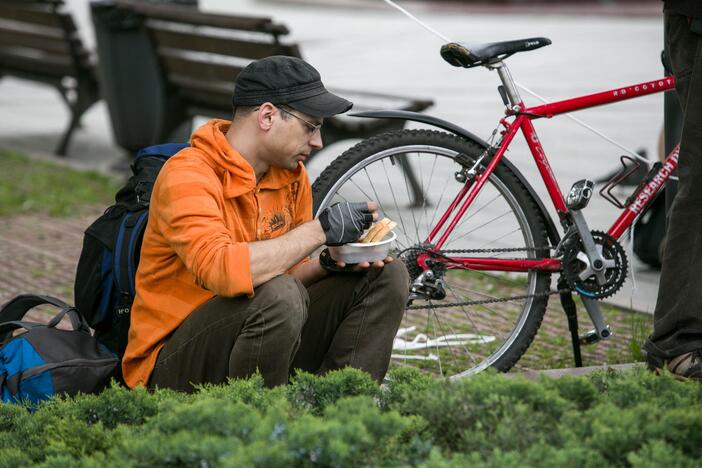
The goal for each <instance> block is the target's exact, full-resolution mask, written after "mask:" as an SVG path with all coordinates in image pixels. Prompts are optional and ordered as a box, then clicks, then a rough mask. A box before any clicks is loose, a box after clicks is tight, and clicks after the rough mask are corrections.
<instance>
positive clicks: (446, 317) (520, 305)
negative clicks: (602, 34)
mask: <svg viewBox="0 0 702 468" xmlns="http://www.w3.org/2000/svg"><path fill="white" fill-rule="evenodd" d="M550 43H551V41H550V40H549V39H547V38H540V37H539V38H529V39H523V40H516V41H507V42H497V43H486V44H481V45H478V46H472V47H471V48H470V49H468V48H466V47H464V46H463V45H461V44H458V43H449V44H446V45H444V46H443V47H442V49H441V55H442V57H443V58H444V59H445V60H446V61H447V62H449V63H450V64H451V65H454V66H458V67H465V68H472V67H476V66H483V67H486V68H488V69H491V70H496V71H497V73H498V75H499V77H500V80H501V82H502V85H501V86H499V87H498V90H499V92H500V95H501V97H502V100H503V102H504V104H505V108H506V110H505V116H504V117H503V118H502V119H501V120H500V121H499V124H498V126H497V129H496V130H495V132H493V134H492V137H491V138H490V140H489V141H484V140H483V139H481V138H479V137H478V136H476V135H474V134H472V133H471V132H469V131H467V130H465V129H463V128H461V127H459V126H457V125H454V124H452V123H450V122H447V121H445V120H441V119H438V118H435V117H431V116H428V115H425V114H419V113H413V112H403V111H370V112H361V113H357V114H352V115H356V116H358V117H370V118H386V119H393V118H400V119H407V120H413V121H417V122H421V123H424V124H428V125H431V126H434V127H438V128H439V129H441V130H444V131H436V130H404V131H399V132H393V133H387V134H382V135H379V136H376V137H373V138H370V139H368V140H365V141H362V142H361V143H359V144H357V145H356V146H354V147H353V148H351V149H349V150H348V151H346V152H345V153H344V154H342V155H341V156H340V157H338V158H337V159H336V160H335V161H333V162H332V164H330V165H329V166H328V167H327V168H326V169H325V170H324V171H323V172H322V174H321V175H320V176H319V178H318V179H317V180H316V181H315V183H314V185H313V193H314V200H315V212H317V211H319V210H320V209H323V208H326V207H328V206H329V205H331V204H333V203H335V202H337V201H342V200H360V199H368V200H376V201H378V202H379V204H380V207H381V210H382V211H383V212H384V215H385V216H388V217H390V218H392V219H393V220H395V221H397V223H398V227H397V228H396V234H397V250H396V252H395V253H396V254H397V255H398V256H399V257H400V258H401V259H402V260H403V261H404V262H405V263H406V265H407V268H408V270H409V273H410V276H411V281H412V284H411V287H410V300H409V303H408V307H407V311H406V314H405V319H404V320H403V324H402V327H401V329H400V331H399V333H398V337H397V338H396V340H395V346H394V357H396V358H398V359H405V360H407V361H410V360H413V363H414V364H415V365H419V366H420V367H423V368H426V369H429V370H433V371H435V372H437V373H439V374H441V375H446V376H452V377H461V376H465V375H469V374H472V373H475V372H479V371H481V370H483V369H485V368H487V367H489V366H492V367H495V368H497V369H498V370H500V371H507V370H509V369H510V368H511V367H512V366H513V365H514V364H515V363H516V362H517V361H518V360H519V358H520V357H521V356H522V354H523V353H524V352H525V351H526V349H527V347H528V346H529V345H530V344H531V342H532V340H533V339H534V336H535V335H536V332H537V330H538V328H539V326H540V324H541V321H542V318H543V316H544V313H545V310H546V305H547V301H548V299H549V296H550V295H552V294H559V295H560V298H561V302H562V305H563V307H564V309H565V311H566V314H567V315H568V318H569V325H570V328H571V336H572V339H573V346H574V352H575V353H576V355H575V358H576V364H578V363H579V362H580V355H579V344H580V343H584V342H594V341H598V340H600V339H606V338H608V337H609V336H610V334H611V331H610V330H609V327H608V326H607V324H606V323H605V320H604V318H603V316H602V314H601V311H600V307H599V303H598V300H599V299H602V298H606V297H609V296H611V295H612V294H614V293H615V292H616V291H617V290H618V289H619V288H620V287H621V286H622V284H623V283H624V281H625V280H626V275H627V256H626V252H625V250H624V249H623V248H622V246H621V244H620V242H619V240H620V239H621V238H622V236H623V235H624V234H625V233H626V232H627V229H629V227H630V226H632V223H633V222H634V221H635V220H636V219H637V217H638V216H641V215H642V214H643V212H644V211H645V210H646V207H647V206H649V204H650V203H651V202H652V200H653V199H654V198H655V197H656V195H657V194H658V192H659V191H660V189H661V187H663V185H664V184H665V182H666V180H667V179H668V177H669V176H670V174H671V173H672V172H673V171H674V170H675V168H676V166H677V159H678V148H675V149H674V150H673V151H672V152H671V153H670V155H669V156H668V157H667V159H666V160H665V162H663V163H662V164H661V163H656V164H655V165H653V167H652V168H651V169H650V171H649V173H648V176H647V177H646V178H645V180H644V181H643V182H642V183H641V184H640V185H639V186H638V187H636V188H635V189H634V190H633V192H632V194H631V195H630V196H629V197H628V198H627V199H626V200H619V199H618V198H617V197H615V196H614V194H613V192H612V187H613V186H615V185H616V184H617V183H618V182H619V181H621V180H622V179H623V178H625V177H626V176H627V175H628V174H629V173H631V172H633V171H634V170H635V169H636V168H637V164H638V162H637V161H636V160H635V159H633V158H630V157H627V156H622V163H623V165H624V167H623V169H622V171H621V172H620V173H619V174H618V175H617V177H615V178H614V179H612V180H611V181H610V183H609V184H608V185H607V186H606V187H605V188H603V189H602V190H601V191H600V193H601V194H602V195H603V196H605V198H607V199H608V200H610V201H611V202H612V203H614V204H615V205H617V206H618V207H619V208H621V209H622V212H621V214H620V215H619V217H618V218H617V219H616V220H615V221H614V223H613V224H612V225H611V227H610V228H609V229H608V230H607V232H599V231H591V230H590V228H589V227H588V225H587V222H586V219H585V217H584V215H583V209H584V208H585V207H586V206H587V204H588V202H589V200H590V198H591V196H592V195H593V190H594V187H593V183H592V182H591V181H589V180H581V181H578V182H576V183H575V184H574V185H573V187H572V188H571V190H570V192H569V193H568V194H567V196H564V195H563V193H562V192H561V189H560V188H559V186H558V182H557V181H556V179H555V176H554V174H553V171H552V170H551V166H550V164H549V161H548V159H547V157H546V153H545V151H544V149H543V147H542V145H541V142H540V141H539V137H538V135H537V133H536V130H535V129H534V126H533V124H532V121H533V120H536V119H549V118H552V117H555V116H557V115H560V114H564V113H567V112H573V111H577V110H580V109H587V108H590V107H594V106H599V105H604V104H610V103H615V102H619V101H624V100H628V99H634V98H637V97H640V96H644V95H648V94H652V93H658V92H661V91H666V90H670V89H673V88H674V84H675V82H674V78H673V77H664V78H661V79H658V80H654V81H647V82H644V83H639V84H635V85H631V86H625V87H619V88H616V89H611V90H608V91H603V92H599V93H596V94H590V95H586V96H581V97H576V98H573V99H567V100H563V101H558V102H552V103H548V104H542V105H537V106H532V107H528V106H527V105H525V104H524V102H523V100H522V98H521V97H520V95H519V92H518V90H517V87H516V85H515V82H514V80H513V79H512V76H511V75H510V72H509V70H508V68H507V65H506V63H505V59H506V58H507V57H509V56H511V55H513V54H515V53H517V52H524V51H530V50H534V49H538V48H540V47H543V46H546V45H549V44H550ZM520 131H521V133H522V134H523V135H524V138H525V139H526V142H527V143H528V146H529V149H530V151H531V154H532V155H533V158H534V162H535V163H536V166H537V167H538V170H539V173H540V175H541V177H542V179H543V182H544V184H545V186H546V188H547V191H548V194H549V197H550V199H551V202H552V203H553V206H554V208H555V210H556V212H557V213H558V218H559V219H558V221H559V222H560V225H561V228H562V235H561V234H560V233H559V230H558V229H557V228H556V224H555V223H554V222H553V220H552V219H551V217H550V215H549V214H548V212H547V211H546V209H545V207H544V204H543V202H542V201H541V200H540V199H539V197H538V196H537V195H536V192H535V191H534V190H533V189H532V187H531V186H530V184H529V181H527V180H526V179H525V177H524V176H523V175H522V174H521V173H520V172H519V170H518V169H517V168H516V167H515V166H514V165H513V164H512V163H511V162H510V161H509V160H508V159H507V158H506V157H505V153H506V151H507V150H508V148H509V147H510V144H511V143H512V142H513V140H514V138H515V136H516V135H517V133H518V132H520ZM554 273H558V275H559V276H558V281H556V282H554V283H555V284H554V285H553V286H552V282H551V276H552V275H553V274H554ZM572 293H576V294H577V295H579V296H580V298H581V299H582V301H583V303H584V305H585V308H586V310H587V312H588V314H589V316H590V318H591V320H592V323H593V325H594V330H593V331H591V332H589V333H586V334H585V335H583V336H578V334H577V319H576V317H575V314H576V311H575V309H576V308H575V303H574V301H573V298H572Z"/></svg>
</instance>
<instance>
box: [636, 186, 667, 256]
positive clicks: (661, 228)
mask: <svg viewBox="0 0 702 468" xmlns="http://www.w3.org/2000/svg"><path fill="white" fill-rule="evenodd" d="M665 221H666V213H665V192H663V191H661V192H660V193H659V194H658V196H657V197H656V199H655V200H653V202H652V203H651V205H650V207H649V208H648V209H647V210H646V212H645V213H644V214H643V215H641V216H640V217H639V219H638V220H636V224H635V225H634V249H633V250H634V253H635V254H636V256H637V257H638V258H639V260H641V261H642V262H644V263H646V264H647V265H649V266H652V267H654V268H660V267H661V260H662V259H661V253H662V250H663V249H662V243H663V240H664V238H665Z"/></svg>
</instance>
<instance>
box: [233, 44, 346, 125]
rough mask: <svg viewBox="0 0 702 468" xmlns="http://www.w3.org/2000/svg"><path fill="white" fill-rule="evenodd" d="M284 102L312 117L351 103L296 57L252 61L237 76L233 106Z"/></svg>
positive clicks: (339, 111)
mask: <svg viewBox="0 0 702 468" xmlns="http://www.w3.org/2000/svg"><path fill="white" fill-rule="evenodd" d="M264 102H270V103H271V104H275V105H280V104H285V105H287V106H289V107H291V108H293V109H295V110H298V111H300V112H304V113H305V114H307V115H310V116H312V117H319V118H322V117H331V116H333V115H336V114H342V113H344V112H346V111H348V110H349V109H351V107H352V106H353V103H352V102H351V101H347V100H346V99H344V98H342V97H339V96H337V95H336V94H333V93H330V92H329V91H327V89H326V88H325V87H324V85H323V84H322V80H321V78H320V76H319V72H318V71H317V70H315V68H314V67H313V66H312V65H310V64H309V63H307V62H305V61H304V60H302V59H300V58H297V57H287V56H283V55H273V56H271V57H266V58H263V59H260V60H256V61H254V62H251V63H250V64H248V65H247V66H246V68H244V69H243V70H242V71H241V73H239V76H238V77H237V79H236V83H235V88H234V96H233V97H232V105H233V106H234V107H239V106H257V105H259V104H263V103H264Z"/></svg>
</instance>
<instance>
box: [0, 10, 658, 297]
mask: <svg viewBox="0 0 702 468" xmlns="http://www.w3.org/2000/svg"><path fill="white" fill-rule="evenodd" d="M67 3H68V5H69V8H70V9H71V10H72V11H73V12H74V13H75V14H76V15H77V17H78V21H79V25H80V26H81V32H82V33H83V36H84V37H86V38H87V42H88V43H89V44H92V43H93V39H92V30H91V25H90V21H89V15H88V6H87V4H88V2H87V1H85V0H68V2H67ZM346 3H348V2H346ZM201 5H202V7H203V8H204V9H210V10H213V11H222V12H228V13H239V14H252V15H261V14H262V15H269V16H272V17H274V18H275V19H277V20H279V21H281V22H284V23H286V24H287V25H288V26H289V27H290V29H291V31H292V34H291V36H290V39H291V40H294V41H297V42H299V43H300V44H301V48H302V51H303V54H304V56H305V57H306V58H307V59H308V60H309V61H310V62H312V63H313V64H314V65H315V66H316V67H317V68H318V69H319V70H320V72H321V73H322V76H323V77H324V79H325V82H326V83H327V84H328V85H330V86H334V87H338V88H348V89H365V90H370V91H377V92H381V93H389V92H394V93H398V94H405V95H410V96H422V97H430V98H433V99H434V100H435V101H436V105H435V107H434V108H433V109H431V110H430V111H429V112H430V113H432V114H434V115H436V116H438V117H441V118H444V119H447V120H450V121H452V122H455V123H456V124H458V125H461V126H464V127H466V128H468V129H470V130H471V131H473V132H475V133H477V134H478V135H480V136H483V137H487V136H488V135H489V134H490V133H491V131H492V129H493V128H494V126H495V124H496V121H497V119H498V118H499V116H500V115H501V102H500V99H499V97H498V95H497V93H496V91H495V88H496V86H497V85H498V79H497V75H496V74H495V73H491V72H488V71H486V70H483V69H474V70H460V69H456V68H453V67H450V66H449V65H447V64H446V63H445V62H443V60H442V59H441V58H440V56H439V54H438V50H439V47H440V46H441V44H442V41H441V40H440V39H438V38H436V37H435V36H433V35H431V34H430V33H428V32H426V31H425V30H424V29H422V28H421V27H419V26H418V25H416V24H415V23H413V22H411V21H410V20H409V19H407V18H406V17H404V16H403V15H401V14H400V13H398V12H397V11H395V10H392V9H390V8H389V7H384V6H383V5H382V4H380V2H379V1H378V4H375V5H372V7H370V8H364V7H362V6H360V7H358V8H324V7H323V6H319V5H316V6H312V7H304V6H300V5H299V4H289V3H288V4H286V3H275V2H256V1H253V0H234V1H231V0H201ZM403 5H404V6H406V7H407V8H409V9H411V10H412V11H414V12H416V14H417V15H418V16H420V17H421V18H422V19H423V20H424V21H426V22H427V23H428V24H429V25H431V26H432V27H434V28H435V29H437V30H439V31H440V32H441V33H442V34H444V35H446V36H448V37H449V38H451V39H453V40H462V41H467V42H483V41H496V40H507V39H516V38H523V37H534V36H546V37H549V38H551V39H552V40H553V45H552V46H550V47H547V48H544V49H540V50H537V51H534V52H530V53H524V54H519V55H517V56H515V57H513V58H511V59H510V60H509V64H510V67H511V70H512V73H513V75H514V76H515V78H516V80H517V81H518V82H520V83H522V84H524V85H526V86H527V87H529V88H531V89H533V90H534V91H536V92H537V93H539V94H541V95H544V96H546V97H548V98H550V99H553V100H558V99H564V98H567V97H570V96H574V95H581V94H587V93H591V92H596V91H600V90H605V89H610V88H615V87H619V86H622V85H627V84H633V83H639V82H643V81H648V80H652V79H656V78H659V77H660V76H661V74H662V72H661V66H660V63H659V52H660V49H661V39H662V24H661V18H660V17H658V16H655V15H653V16H651V15H648V16H634V15H632V16H631V17H629V16H626V15H624V16H622V15H618V16H599V15H573V14H553V15H549V14H545V12H544V10H543V9H541V10H539V14H509V13H508V12H504V11H502V12H498V13H481V14H474V13H470V12H468V11H466V10H465V9H464V8H457V9H454V8H452V7H450V6H444V7H442V8H433V7H431V6H430V5H429V4H428V3H415V2H403ZM524 98H525V100H526V101H527V102H535V100H534V99H533V98H531V97H529V96H528V95H526V94H524ZM578 117H580V118H582V119H584V120H585V121H587V122H589V123H592V124H593V125H594V126H596V127H597V128H599V129H602V130H604V131H605V132H606V133H607V134H608V135H610V136H611V137H612V138H615V139H616V140H618V141H620V142H621V143H622V144H624V145H626V146H627V147H630V148H634V149H636V148H639V147H643V148H646V149H648V150H649V151H653V149H654V148H655V146H656V139H657V135H658V132H659V130H660V126H661V122H662V96H660V95H656V96H651V97H646V98H641V99H637V100H635V101H631V102H628V103H621V104H618V105H615V106H608V107H601V108H596V109H592V110H588V111H583V112H580V113H579V114H578ZM66 122H67V114H66V111H65V109H64V107H63V105H62V103H61V101H60V99H59V97H58V95H57V94H56V93H55V91H53V90H51V89H50V88H46V87H43V86H38V85H34V84H28V83H26V82H22V81H19V80H15V79H5V80H3V81H2V82H0V123H1V125H0V146H3V147H13V148H19V149H23V150H25V151H30V152H32V153H34V154H37V155H47V154H49V153H50V152H51V149H52V148H53V146H54V144H55V143H56V141H57V140H58V137H59V135H60V133H61V131H62V129H63V126H64V125H65V123H66ZM536 127H537V130H538V131H539V133H540V135H541V141H542V143H543V144H544V147H545V149H546V151H547V153H548V155H549V156H550V158H551V162H552V164H553V168H554V172H555V174H556V175H557V177H558V179H559V181H560V184H561V187H562V189H564V190H565V189H567V188H568V187H569V186H570V184H571V183H572V182H574V181H575V180H578V179H580V178H583V177H589V178H596V177H598V176H599V175H601V174H602V173H604V172H607V171H608V170H610V169H611V168H614V167H615V166H616V165H617V164H618V162H617V161H618V157H619V155H620V154H622V151H621V150H620V149H618V148H617V147H614V146H612V145H611V144H609V143H606V142H604V141H603V140H601V139H599V138H598V137H596V136H593V135H592V134H590V133H589V132H587V131H586V130H584V129H582V128H580V127H579V126H577V125H575V124H574V123H572V122H570V121H569V120H567V119H565V118H559V119H555V120H553V121H540V122H537V125H536ZM516 143H517V144H515V145H513V149H512V150H511V151H510V153H509V157H510V159H512V160H513V161H514V162H515V163H517V165H518V166H519V167H520V168H521V170H522V172H523V173H524V174H525V175H526V176H527V178H528V179H529V180H530V181H532V183H533V185H534V186H535V187H536V188H537V191H538V192H539V193H540V194H542V195H545V190H543V189H541V186H540V181H539V178H538V173H537V171H536V169H535V167H534V164H533V162H532V161H531V160H530V156H529V154H528V152H526V151H525V149H526V145H525V144H524V143H523V141H522V140H521V139H518V140H517V142H516ZM348 146H349V145H348V144H337V145H334V146H332V147H330V148H328V149H327V150H326V151H325V152H324V153H323V154H321V155H320V158H319V159H318V160H316V161H313V162H312V163H311V164H310V167H309V169H310V173H311V174H312V176H313V177H314V176H315V175H316V174H318V173H319V172H320V171H321V169H322V168H323V167H324V166H325V165H326V164H327V163H328V162H329V161H330V160H331V159H332V158H334V157H335V156H337V155H338V154H340V152H341V151H342V150H343V149H345V147H348ZM120 158H123V155H122V153H121V152H120V150H119V149H117V148H115V147H114V146H113V144H112V136H111V131H110V126H109V120H108V118H107V114H106V111H105V108H104V105H103V104H99V105H97V106H95V107H94V108H93V109H92V110H91V111H90V112H89V113H88V114H87V115H86V118H85V119H84V127H83V128H82V129H81V130H79V131H78V132H77V133H76V136H75V139H74V143H73V148H72V157H71V160H72V161H73V162H76V163H78V164H79V165H82V166H90V167H96V168H99V169H106V168H108V167H109V166H110V165H113V164H115V162H117V161H119V160H120ZM587 216H588V219H589V220H590V224H591V227H592V228H595V229H606V227H607V226H608V224H609V223H610V222H611V221H612V220H613V219H614V218H615V216H616V211H615V210H614V208H613V207H611V206H610V205H608V204H607V202H605V201H604V200H602V199H597V200H595V201H593V203H592V204H591V207H589V208H588V212H587ZM635 266H636V267H635V271H636V280H637V284H638V290H637V291H636V292H635V294H633V295H632V294H631V292H630V291H631V284H632V283H631V281H629V282H628V289H626V290H625V291H623V292H622V293H620V294H619V296H618V297H617V298H615V299H616V302H618V303H619V304H622V305H626V306H628V305H630V304H632V305H633V306H634V307H635V308H637V309H640V310H648V311H651V310H652V308H653V304H654V303H655V294H656V289H657V273H656V272H653V271H650V270H648V269H646V268H643V267H642V266H641V265H639V264H635Z"/></svg>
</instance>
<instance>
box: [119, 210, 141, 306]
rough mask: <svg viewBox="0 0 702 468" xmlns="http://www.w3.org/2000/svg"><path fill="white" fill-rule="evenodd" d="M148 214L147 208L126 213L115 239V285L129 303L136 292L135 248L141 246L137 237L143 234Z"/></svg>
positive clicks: (136, 259)
mask: <svg viewBox="0 0 702 468" xmlns="http://www.w3.org/2000/svg"><path fill="white" fill-rule="evenodd" d="M148 215H149V212H148V211H147V210H143V211H140V212H139V211H138V212H134V213H127V214H126V215H125V216H124V218H123V219H122V223H121V224H120V226H119V231H118V232H117V239H116V240H115V248H114V256H113V260H112V261H113V265H112V271H113V274H114V280H115V285H116V286H117V290H118V291H119V294H120V296H121V297H123V298H125V299H127V300H128V302H129V303H131V301H132V300H133V299H134V295H135V293H136V289H135V285H134V277H135V276H136V264H137V262H138V260H139V258H138V253H137V250H140V248H141V242H139V239H140V238H141V237H142V236H143V235H144V230H145V229H146V221H147V219H148Z"/></svg>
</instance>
